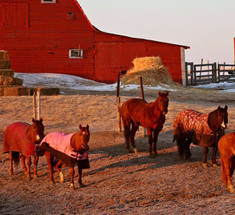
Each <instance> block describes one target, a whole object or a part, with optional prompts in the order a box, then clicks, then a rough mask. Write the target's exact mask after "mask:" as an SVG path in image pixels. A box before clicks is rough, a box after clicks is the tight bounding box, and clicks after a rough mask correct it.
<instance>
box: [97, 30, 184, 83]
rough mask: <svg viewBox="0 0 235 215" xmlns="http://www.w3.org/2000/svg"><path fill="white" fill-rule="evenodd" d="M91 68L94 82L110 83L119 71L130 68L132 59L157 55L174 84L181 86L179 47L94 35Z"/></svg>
mask: <svg viewBox="0 0 235 215" xmlns="http://www.w3.org/2000/svg"><path fill="white" fill-rule="evenodd" d="M95 38H96V40H95V47H96V48H95V52H96V58H95V68H96V79H97V80H98V81H106V82H113V81H116V79H117V74H118V73H119V72H120V71H121V70H128V69H130V68H132V67H133V64H132V61H133V59H134V58H136V57H145V56H160V57H161V59H162V62H163V64H164V66H166V67H167V68H168V72H169V74H170V75H171V77H172V79H173V80H174V81H177V82H178V83H182V64H181V46H178V45H172V44H168V43H161V42H155V41H148V40H143V39H134V38H129V37H124V36H118V35H110V34H105V33H102V32H97V33H96V37H95Z"/></svg>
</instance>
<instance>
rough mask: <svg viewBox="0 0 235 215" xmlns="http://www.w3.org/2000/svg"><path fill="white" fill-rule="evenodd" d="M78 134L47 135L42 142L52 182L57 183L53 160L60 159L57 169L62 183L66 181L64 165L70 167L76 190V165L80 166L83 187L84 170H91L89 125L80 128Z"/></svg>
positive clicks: (55, 133) (72, 184)
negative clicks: (61, 168) (62, 170)
mask: <svg viewBox="0 0 235 215" xmlns="http://www.w3.org/2000/svg"><path fill="white" fill-rule="evenodd" d="M79 129H80V130H79V131H78V132H77V133H72V134H65V133H61V132H52V133H50V134H47V135H46V136H45V137H44V139H43V140H42V141H41V144H40V145H41V149H43V150H44V151H45V156H46V159H47V163H48V168H49V173H50V180H51V182H52V183H55V181H54V178H53V160H54V159H53V158H54V157H56V158H57V159H58V162H57V164H56V165H55V168H56V170H57V172H58V173H59V175H60V181H61V182H63V181H64V176H63V173H62V172H61V170H60V167H61V165H62V164H66V165H68V166H69V167H70V174H71V188H72V189H74V179H73V178H74V165H75V164H77V165H78V173H79V178H78V183H79V186H80V187H82V186H83V184H82V180H81V175H82V169H86V168H89V167H90V165H89V160H88V150H89V146H88V142H89V139H90V132H89V125H87V126H86V127H82V126H81V125H80V126H79Z"/></svg>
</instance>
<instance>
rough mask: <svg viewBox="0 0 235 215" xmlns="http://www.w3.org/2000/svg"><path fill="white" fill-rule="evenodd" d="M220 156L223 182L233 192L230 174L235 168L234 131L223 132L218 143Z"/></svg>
mask: <svg viewBox="0 0 235 215" xmlns="http://www.w3.org/2000/svg"><path fill="white" fill-rule="evenodd" d="M218 148H219V152H220V158H221V170H222V178H223V183H224V184H225V185H226V186H227V188H228V190H229V191H230V193H233V192H234V187H233V184H232V180H231V178H232V175H233V173H234V170H235V132H231V133H228V134H225V135H224V136H223V137H221V139H220V140H219V143H218Z"/></svg>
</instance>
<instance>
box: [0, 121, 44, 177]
mask: <svg viewBox="0 0 235 215" xmlns="http://www.w3.org/2000/svg"><path fill="white" fill-rule="evenodd" d="M32 122H33V124H32V125H29V124H27V123H23V122H16V123H13V124H11V125H9V126H8V127H7V128H6V131H5V136H4V140H3V152H4V153H7V152H9V160H10V174H11V175H13V161H14V163H15V164H19V159H20V158H21V162H22V165H23V171H24V172H25V174H27V178H28V179H31V174H30V166H31V156H34V178H37V164H38V159H39V156H38V155H36V151H35V148H36V146H37V144H39V143H40V142H41V140H42V138H43V137H44V125H43V123H42V119H40V120H35V119H32ZM20 154H21V156H20ZM25 158H26V160H27V166H28V168H26V165H25Z"/></svg>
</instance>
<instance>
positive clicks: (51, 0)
mask: <svg viewBox="0 0 235 215" xmlns="http://www.w3.org/2000/svg"><path fill="white" fill-rule="evenodd" d="M41 3H42V4H51V3H56V0H49V1H48V0H47V1H46V0H41Z"/></svg>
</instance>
